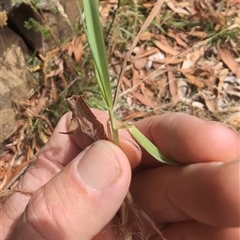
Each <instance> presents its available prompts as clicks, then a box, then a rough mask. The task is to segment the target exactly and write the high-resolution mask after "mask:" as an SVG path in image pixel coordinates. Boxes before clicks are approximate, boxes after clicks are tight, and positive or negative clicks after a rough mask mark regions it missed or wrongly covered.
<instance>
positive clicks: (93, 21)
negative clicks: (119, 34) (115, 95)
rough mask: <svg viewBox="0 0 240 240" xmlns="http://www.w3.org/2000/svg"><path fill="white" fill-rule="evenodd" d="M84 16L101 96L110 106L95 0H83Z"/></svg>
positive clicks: (101, 36)
mask: <svg viewBox="0 0 240 240" xmlns="http://www.w3.org/2000/svg"><path fill="white" fill-rule="evenodd" d="M83 6H84V13H85V18H86V34H87V38H88V43H89V46H90V48H91V52H92V55H93V59H94V64H95V72H96V78H97V80H98V84H99V87H100V90H101V93H102V97H103V99H104V101H105V103H106V105H107V107H108V108H112V104H113V101H112V93H111V86H110V80H109V72H108V62H107V54H106V47H105V43H104V38H103V31H102V25H101V22H100V14H99V10H98V1H97V0H83Z"/></svg>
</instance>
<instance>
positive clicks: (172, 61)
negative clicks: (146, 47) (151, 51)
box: [151, 57, 183, 65]
mask: <svg viewBox="0 0 240 240" xmlns="http://www.w3.org/2000/svg"><path fill="white" fill-rule="evenodd" d="M151 61H153V62H155V63H163V64H169V65H176V64H179V63H182V62H183V58H171V57H166V58H163V59H152V60H151Z"/></svg>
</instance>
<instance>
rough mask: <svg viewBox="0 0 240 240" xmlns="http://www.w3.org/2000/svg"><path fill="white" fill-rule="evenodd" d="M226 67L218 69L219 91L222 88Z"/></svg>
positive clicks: (226, 71)
mask: <svg viewBox="0 0 240 240" xmlns="http://www.w3.org/2000/svg"><path fill="white" fill-rule="evenodd" d="M228 72H229V71H228V68H224V69H222V70H221V71H220V73H219V75H218V79H219V83H218V91H219V92H221V91H222V89H223V84H224V82H225V79H226V77H227V75H228Z"/></svg>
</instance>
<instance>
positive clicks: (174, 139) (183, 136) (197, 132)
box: [136, 113, 240, 167]
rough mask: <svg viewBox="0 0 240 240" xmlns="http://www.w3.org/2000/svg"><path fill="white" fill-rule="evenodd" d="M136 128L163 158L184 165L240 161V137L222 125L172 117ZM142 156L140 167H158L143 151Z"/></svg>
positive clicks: (153, 119) (184, 116)
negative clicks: (238, 159) (156, 148)
mask: <svg viewBox="0 0 240 240" xmlns="http://www.w3.org/2000/svg"><path fill="white" fill-rule="evenodd" d="M136 127H137V128H138V129H139V130H140V131H141V132H142V133H143V134H144V135H145V136H146V137H147V138H148V139H149V140H150V141H152V142H153V143H154V144H155V145H156V146H157V147H158V148H159V150H160V151H161V152H162V154H163V155H164V156H166V157H167V158H169V159H172V160H175V161H177V162H180V163H183V164H189V163H197V162H211V161H219V162H227V161H231V160H235V159H237V158H238V157H239V149H240V138H239V134H238V133H237V132H235V131H233V130H232V129H231V128H229V127H228V126H226V125H224V124H222V123H219V122H212V121H204V120H201V119H199V118H197V117H194V116H191V115H188V114H183V113H170V114H165V115H160V116H155V117H151V118H148V119H144V120H141V121H139V122H137V123H136ZM142 153H143V157H142V162H141V167H155V166H159V162H157V161H156V160H155V159H154V158H153V157H152V156H150V155H149V154H148V153H147V152H146V151H145V150H144V149H142Z"/></svg>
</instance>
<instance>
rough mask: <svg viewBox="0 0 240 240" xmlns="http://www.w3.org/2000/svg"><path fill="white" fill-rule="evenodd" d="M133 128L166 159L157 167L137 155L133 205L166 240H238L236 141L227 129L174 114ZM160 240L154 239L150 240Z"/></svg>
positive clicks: (239, 188)
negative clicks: (170, 161) (172, 162)
mask: <svg viewBox="0 0 240 240" xmlns="http://www.w3.org/2000/svg"><path fill="white" fill-rule="evenodd" d="M136 125H137V127H138V128H139V129H140V130H141V131H142V132H143V133H144V135H145V136H147V137H148V138H149V139H150V140H151V141H152V142H154V143H155V144H156V145H157V147H158V148H159V149H160V150H161V152H162V153H163V154H164V155H165V156H166V157H168V158H169V159H174V160H175V161H178V162H179V163H183V164H184V165H183V166H169V165H162V164H160V163H159V162H157V161H155V160H154V159H153V158H152V157H151V156H149V154H147V153H146V152H145V151H143V156H142V162H141V164H140V165H139V167H138V168H139V170H138V171H137V173H136V174H135V175H134V176H133V178H132V184H131V193H132V195H133V199H134V202H135V203H136V204H137V205H138V206H139V207H140V208H141V209H143V210H144V211H145V212H146V213H147V214H148V215H149V216H150V217H151V219H152V220H154V221H155V223H157V226H158V227H159V229H160V230H161V231H162V233H163V236H164V237H165V238H166V239H167V240H180V239H183V240H193V239H196V240H230V239H231V240H238V239H239V238H240V161H239V156H240V138H239V135H238V134H237V133H236V132H234V131H233V130H231V129H230V128H228V127H227V126H225V125H223V124H221V123H217V122H205V121H203V120H200V119H198V118H196V117H193V116H189V115H185V114H181V113H174V114H167V115H162V116H159V117H154V118H150V119H144V120H142V121H140V122H138V123H137V124H136ZM158 239H159V240H161V239H162V238H161V237H160V236H159V235H155V236H153V237H152V238H151V240H158Z"/></svg>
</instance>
